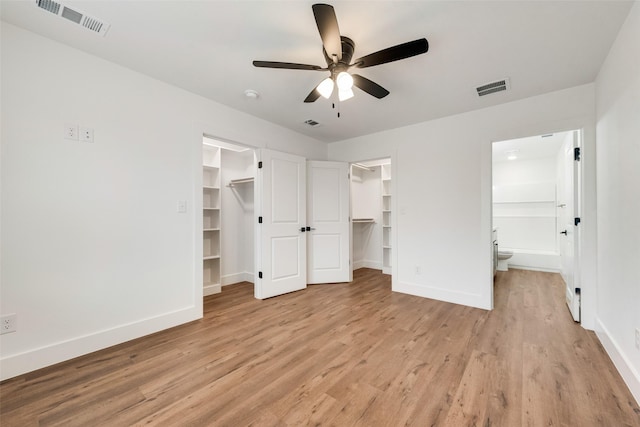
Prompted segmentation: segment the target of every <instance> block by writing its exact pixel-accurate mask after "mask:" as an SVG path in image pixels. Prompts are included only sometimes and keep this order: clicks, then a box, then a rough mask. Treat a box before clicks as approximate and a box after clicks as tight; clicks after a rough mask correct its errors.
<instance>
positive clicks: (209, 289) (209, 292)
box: [202, 283, 222, 297]
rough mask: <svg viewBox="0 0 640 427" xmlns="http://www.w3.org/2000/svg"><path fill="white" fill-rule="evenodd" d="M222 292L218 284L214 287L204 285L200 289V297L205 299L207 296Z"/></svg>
mask: <svg viewBox="0 0 640 427" xmlns="http://www.w3.org/2000/svg"><path fill="white" fill-rule="evenodd" d="M221 290H222V287H221V286H220V283H216V284H215V285H205V286H203V288H202V296H203V297H206V296H209V295H214V294H219V293H220V291H221Z"/></svg>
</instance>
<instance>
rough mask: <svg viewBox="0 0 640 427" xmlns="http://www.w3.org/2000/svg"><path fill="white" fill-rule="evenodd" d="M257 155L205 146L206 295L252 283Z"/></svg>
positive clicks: (216, 143)
mask: <svg viewBox="0 0 640 427" xmlns="http://www.w3.org/2000/svg"><path fill="white" fill-rule="evenodd" d="M255 164H256V161H255V151H254V150H253V149H251V148H249V147H245V146H242V145H238V144H234V143H229V142H226V141H222V140H219V139H215V138H212V137H208V136H204V137H203V140H202V184H203V185H202V193H203V194H202V202H203V203H202V204H203V211H202V216H203V228H202V238H203V295H204V296H207V295H213V294H216V293H219V292H221V291H222V287H224V286H227V285H231V284H235V283H239V282H250V283H254V281H255V279H254V276H255V275H254V271H255V269H254V252H255V243H254V240H255V238H254V236H255V224H254V220H253V218H254V178H255Z"/></svg>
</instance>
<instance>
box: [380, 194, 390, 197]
mask: <svg viewBox="0 0 640 427" xmlns="http://www.w3.org/2000/svg"><path fill="white" fill-rule="evenodd" d="M382 197H391V194H383V195H382Z"/></svg>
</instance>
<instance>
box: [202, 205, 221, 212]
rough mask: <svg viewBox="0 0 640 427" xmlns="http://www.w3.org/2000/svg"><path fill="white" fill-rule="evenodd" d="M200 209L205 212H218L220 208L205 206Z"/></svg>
mask: <svg viewBox="0 0 640 427" xmlns="http://www.w3.org/2000/svg"><path fill="white" fill-rule="evenodd" d="M202 209H203V210H205V211H219V210H220V208H210V207H208V206H205V207H203V208H202Z"/></svg>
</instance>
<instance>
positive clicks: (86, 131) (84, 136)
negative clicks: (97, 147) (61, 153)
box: [80, 127, 93, 142]
mask: <svg viewBox="0 0 640 427" xmlns="http://www.w3.org/2000/svg"><path fill="white" fill-rule="evenodd" d="M80 141H83V142H93V129H91V128H83V127H81V128H80Z"/></svg>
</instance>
